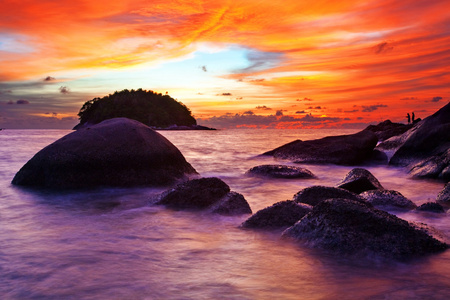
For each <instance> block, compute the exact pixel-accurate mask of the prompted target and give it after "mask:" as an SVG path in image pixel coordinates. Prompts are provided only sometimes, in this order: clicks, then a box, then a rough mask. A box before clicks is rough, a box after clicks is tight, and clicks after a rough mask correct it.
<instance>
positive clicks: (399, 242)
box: [241, 168, 450, 260]
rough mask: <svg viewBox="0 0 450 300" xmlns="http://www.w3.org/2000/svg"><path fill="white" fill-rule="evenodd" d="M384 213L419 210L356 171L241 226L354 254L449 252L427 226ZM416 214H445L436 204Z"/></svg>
mask: <svg viewBox="0 0 450 300" xmlns="http://www.w3.org/2000/svg"><path fill="white" fill-rule="evenodd" d="M449 189H450V188H447V187H446V188H445V189H444V190H443V191H442V192H441V194H442V196H441V194H440V195H439V197H441V198H445V199H446V200H447V201H448V199H449V195H448V194H449V192H450V191H449ZM445 195H446V196H445ZM439 197H438V199H440V198H439ZM440 201H442V199H441V200H440ZM376 207H377V208H376ZM380 208H382V209H389V210H392V209H403V210H412V209H416V205H415V204H414V203H413V202H412V201H411V200H409V199H407V198H405V197H404V196H403V195H402V194H401V193H399V192H397V191H391V190H385V189H384V188H383V187H382V185H381V184H380V182H379V181H378V180H377V179H376V178H375V176H373V174H371V173H370V172H369V171H368V170H365V169H360V168H356V169H353V170H352V171H350V172H349V173H348V174H347V175H346V176H345V178H343V180H342V181H341V182H340V183H338V184H337V186H336V187H325V186H312V187H308V188H305V189H303V190H301V191H299V192H298V193H297V194H295V195H294V197H293V200H286V201H282V202H278V203H275V204H273V205H272V206H269V207H266V208H264V209H262V210H260V211H258V212H256V213H255V214H254V215H252V216H251V217H250V218H248V219H247V220H246V221H245V222H243V223H242V224H241V227H242V228H248V229H269V230H274V229H278V230H283V231H282V234H281V235H282V237H286V238H290V239H294V240H296V241H299V242H302V243H304V244H305V245H309V246H312V247H317V248H321V249H325V250H330V251H333V252H337V253H340V254H349V255H350V254H351V255H355V254H361V255H368V256H370V255H372V254H374V255H377V256H382V257H388V258H394V259H400V260H402V259H407V258H410V257H414V256H420V255H425V254H428V253H435V252H439V251H443V250H445V249H447V248H448V245H447V244H446V242H445V241H443V240H440V239H439V238H438V237H436V236H432V235H431V234H430V233H429V231H428V230H425V229H424V228H423V226H419V225H417V224H413V223H410V222H407V221H405V220H402V219H400V218H398V217H396V216H395V215H392V214H390V213H388V212H386V211H384V210H380ZM417 210H426V211H429V212H444V209H443V207H442V206H441V205H440V204H438V203H437V202H433V203H426V204H424V205H422V206H421V207H420V208H417Z"/></svg>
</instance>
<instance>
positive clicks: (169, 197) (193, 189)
mask: <svg viewBox="0 0 450 300" xmlns="http://www.w3.org/2000/svg"><path fill="white" fill-rule="evenodd" d="M155 204H158V205H165V206H167V207H169V208H172V209H177V210H183V209H187V210H209V211H211V212H213V213H218V214H223V215H238V214H244V213H251V212H252V211H251V209H250V206H249V205H248V203H247V201H246V200H245V199H244V197H243V196H242V195H240V194H238V193H235V192H230V187H229V186H228V185H227V184H226V183H225V182H223V181H222V180H220V179H219V178H215V177H210V178H200V179H193V180H190V181H187V182H184V183H181V184H179V185H178V186H176V187H175V188H172V189H170V190H167V191H165V192H164V193H162V194H161V195H160V196H159V199H158V200H157V201H156V203H155Z"/></svg>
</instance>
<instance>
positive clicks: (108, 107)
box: [73, 89, 214, 130]
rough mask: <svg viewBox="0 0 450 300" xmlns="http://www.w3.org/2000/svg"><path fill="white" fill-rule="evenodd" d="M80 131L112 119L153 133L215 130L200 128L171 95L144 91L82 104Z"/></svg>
mask: <svg viewBox="0 0 450 300" xmlns="http://www.w3.org/2000/svg"><path fill="white" fill-rule="evenodd" d="M78 116H79V118H80V123H79V124H77V125H76V126H75V127H74V128H73V129H75V130H77V129H80V128H85V127H87V126H91V125H94V124H98V123H100V122H102V121H104V120H107V119H112V118H121V117H123V118H128V119H132V120H136V121H139V122H141V123H143V124H145V125H147V126H149V127H151V128H153V129H161V130H214V129H213V128H208V127H205V126H200V125H197V121H196V120H195V118H194V117H193V116H192V113H191V111H190V110H189V108H188V107H187V106H186V105H184V104H183V103H181V102H179V101H177V100H175V99H173V98H172V97H170V96H169V95H167V94H166V95H163V94H161V93H155V92H153V91H147V90H143V89H138V90H127V89H125V90H122V91H120V92H118V91H116V92H115V93H114V94H109V95H108V96H105V97H103V98H94V99H92V100H89V101H87V102H85V103H84V104H83V106H82V107H81V109H80V112H79V113H78Z"/></svg>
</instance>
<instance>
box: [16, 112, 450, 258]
mask: <svg viewBox="0 0 450 300" xmlns="http://www.w3.org/2000/svg"><path fill="white" fill-rule="evenodd" d="M409 127H411V126H409ZM409 127H408V128H406V127H404V126H397V125H395V124H393V123H390V122H383V123H381V124H379V125H378V126H374V127H370V128H367V129H366V130H363V131H361V132H358V133H356V134H353V135H342V136H334V137H326V138H323V139H318V140H313V141H300V140H297V141H294V142H291V143H289V144H286V145H284V146H281V147H279V148H276V149H274V150H272V151H269V152H266V153H265V155H272V156H274V157H275V158H282V159H290V160H292V161H294V162H301V163H320V164H323V163H332V164H338V165H358V164H361V163H367V162H370V161H374V159H375V160H377V161H378V162H379V161H383V160H385V159H387V156H383V154H382V153H381V152H379V150H377V149H376V148H375V146H376V145H377V142H378V140H380V139H385V141H384V142H383V143H381V144H380V145H378V147H377V148H378V149H381V150H383V149H387V148H388V147H394V148H395V150H396V151H395V154H394V155H393V157H392V158H391V160H390V161H389V163H390V164H393V165H402V166H407V167H408V168H409V170H410V172H411V174H413V175H414V176H418V177H433V178H442V179H444V180H446V181H448V180H449V178H450V167H449V163H450V155H449V154H450V149H449V148H450V104H449V105H446V106H445V107H444V108H442V109H441V110H439V111H438V112H436V113H435V114H433V115H432V116H430V117H428V118H426V119H424V120H423V121H421V122H419V123H417V124H416V125H415V126H414V127H411V128H409ZM389 128H391V129H392V130H391V129H389ZM405 130H406V131H405ZM399 132H403V133H402V135H400V136H398V135H397V136H394V135H395V134H398V133H399ZM396 143H397V144H396ZM391 149H392V148H391ZM247 174H248V175H251V176H265V177H271V178H315V176H314V174H313V173H312V172H310V171H309V170H307V169H304V168H300V167H293V166H285V165H262V166H257V167H254V168H252V169H250V170H249V171H248V172H247ZM197 175H198V173H197V172H196V170H195V169H194V168H193V167H192V166H191V165H190V164H189V163H188V162H187V161H186V159H185V158H184V156H183V155H182V154H181V152H180V151H179V150H178V149H177V148H176V147H175V146H174V145H173V144H172V143H170V142H169V141H168V140H167V139H165V138H164V137H163V136H161V135H160V134H158V133H157V132H155V131H154V130H152V129H151V128H150V127H148V126H146V125H144V124H142V123H140V122H138V121H134V120H130V119H126V118H115V119H108V120H106V121H103V122H101V123H99V124H96V125H92V126H90V125H89V126H87V127H85V128H82V129H79V130H77V131H76V132H73V133H71V134H68V135H66V136H64V137H63V138H61V139H59V140H57V141H56V142H54V143H52V144H51V145H49V146H47V147H45V148H44V149H42V150H41V151H39V152H38V153H37V154H36V155H35V156H34V157H33V158H32V159H30V160H29V161H28V162H27V163H26V164H25V165H24V166H23V167H22V168H21V169H20V171H19V172H18V173H17V174H16V175H15V177H14V179H13V181H12V183H13V184H16V185H23V186H38V187H45V188H56V189H73V188H92V187H99V186H121V187H129V186H167V185H172V186H173V185H174V184H176V183H177V182H182V183H180V184H178V185H177V186H176V187H174V188H171V189H169V190H167V191H166V192H164V193H162V194H161V195H160V196H159V197H158V199H156V200H155V201H153V203H154V204H155V205H165V206H166V207H168V208H170V209H176V210H201V211H206V212H209V213H215V214H221V215H242V214H251V213H252V210H251V208H250V206H249V204H248V202H247V201H246V200H245V198H244V197H243V196H242V195H241V194H239V193H236V192H232V191H231V190H230V187H229V186H228V185H227V184H226V183H225V182H223V181H222V180H220V179H218V178H198V179H192V180H189V179H190V177H191V176H197ZM444 207H445V208H448V207H450V185H449V184H448V183H447V185H446V186H445V188H444V189H443V190H442V191H441V193H440V194H439V195H438V197H437V199H436V202H429V203H425V204H423V205H421V206H420V207H417V206H416V205H415V204H414V203H413V202H412V201H411V200H409V199H407V198H406V197H404V196H403V195H402V194H401V193H399V192H398V191H393V190H386V189H384V188H383V186H382V185H381V183H380V182H379V181H378V180H377V178H375V176H373V174H371V173H370V172H369V171H368V170H366V169H362V168H355V169H353V170H351V171H350V172H349V173H348V174H347V175H346V176H345V177H344V178H343V179H342V180H341V181H340V182H339V183H338V184H337V185H336V187H324V186H312V187H308V188H305V189H303V190H301V191H299V192H298V193H297V194H295V195H294V197H293V199H292V200H286V201H281V202H277V203H275V204H274V205H272V206H270V207H267V208H265V209H263V210H260V211H258V212H256V213H255V214H254V215H252V216H251V217H250V218H248V219H247V220H246V221H245V222H244V223H242V225H241V227H242V228H257V229H271V230H273V229H278V230H284V231H283V233H282V236H283V237H286V238H292V239H295V240H298V241H301V242H303V243H305V244H307V245H311V246H313V247H319V248H322V249H326V250H331V251H336V252H338V253H344V254H360V253H364V254H365V255H370V254H376V255H381V256H385V257H392V258H395V259H403V258H407V257H411V256H417V255H424V254H427V253H434V252H439V251H442V250H445V249H447V248H448V245H447V244H446V242H444V241H442V240H439V239H437V238H435V237H433V236H432V235H431V234H430V233H429V230H427V229H424V228H423V227H421V226H418V225H416V224H412V223H409V222H407V221H405V220H402V219H399V218H398V217H396V216H394V215H392V214H390V213H388V212H386V211H384V210H413V209H415V210H417V211H427V212H434V213H442V212H445V210H444ZM380 209H383V210H380Z"/></svg>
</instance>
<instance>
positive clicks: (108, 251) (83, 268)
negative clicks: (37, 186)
mask: <svg viewBox="0 0 450 300" xmlns="http://www.w3.org/2000/svg"><path fill="white" fill-rule="evenodd" d="M69 132H70V131H68V130H3V131H0V299H450V251H446V252H444V253H440V254H437V255H432V256H429V257H425V258H422V259H417V260H414V261H410V262H404V263H399V262H392V261H385V260H379V259H377V258H373V259H370V258H369V259H360V258H358V259H354V258H352V257H339V256H337V255H335V254H333V253H326V252H322V251H319V250H317V249H310V248H307V247H305V246H302V245H300V244H297V243H293V242H288V241H284V240H281V239H280V238H279V234H280V233H279V232H260V231H250V230H241V229H239V228H238V226H239V224H240V223H241V222H243V221H244V220H245V219H246V218H247V217H248V216H239V217H223V216H216V215H209V214H205V213H202V212H183V211H172V210H169V209H166V208H164V207H159V206H158V207H155V206H151V205H149V201H150V200H151V199H152V198H153V197H155V196H156V195H158V194H159V193H161V192H162V191H163V190H164V189H162V188H159V189H155V188H131V189H123V188H120V189H119V188H108V189H107V188H104V189H96V190H91V191H80V192H51V191H46V190H32V189H26V188H22V187H16V186H12V185H11V184H10V182H11V180H12V178H13V177H14V174H15V173H16V172H17V171H18V170H19V169H20V168H21V167H22V166H23V164H25V163H26V162H27V161H28V160H29V159H30V158H31V157H32V156H33V155H34V154H35V153H36V152H37V151H39V150H40V149H42V148H43V147H45V146H46V145H48V144H50V143H51V142H53V141H55V140H56V139H58V138H60V137H62V136H64V135H65V134H67V133H69ZM353 132H355V130H247V129H241V130H220V131H163V132H161V134H163V135H164V136H166V137H167V138H168V139H169V140H170V141H171V142H172V143H174V144H175V145H176V146H177V147H178V148H179V149H180V150H181V152H182V153H183V154H184V156H185V157H186V159H187V160H188V161H189V162H190V163H191V164H192V165H193V166H194V168H195V169H196V170H197V171H198V172H199V173H200V174H201V175H202V176H204V177H208V176H217V177H219V178H221V179H222V180H224V181H225V182H226V183H227V184H228V185H229V186H230V187H231V189H232V190H234V191H237V192H239V193H241V194H243V195H244V197H245V198H246V199H247V201H248V202H249V204H250V206H251V208H252V210H253V212H256V211H257V210H259V209H262V208H264V207H267V206H269V205H271V204H273V203H275V202H278V201H282V200H287V199H292V196H293V195H294V194H295V193H296V192H298V191H299V190H301V189H302V188H305V187H308V186H312V185H327V186H334V185H335V184H336V183H337V182H339V180H341V179H342V178H343V176H344V175H345V174H346V173H347V172H348V171H350V170H351V167H343V166H333V165H323V166H315V165H303V167H306V168H308V169H309V170H311V171H312V172H313V173H315V174H316V175H317V176H318V179H309V180H302V179H298V180H297V179H296V180H281V179H277V180H274V179H272V180H268V179H261V178H251V177H247V176H245V172H246V171H247V170H248V169H250V168H251V167H253V166H256V165H260V164H266V163H283V164H288V165H290V163H289V162H286V161H274V160H273V158H270V157H259V156H258V154H261V153H262V152H265V151H267V150H271V149H273V148H275V147H277V146H280V145H282V144H284V143H287V142H290V141H292V140H295V139H302V140H307V139H314V138H319V137H323V136H327V135H337V134H347V133H353ZM367 169H369V170H370V171H371V172H372V173H373V174H374V175H375V176H376V177H377V178H378V179H379V181H380V182H381V184H382V185H383V186H384V187H385V188H387V189H394V190H397V191H400V192H401V193H402V194H403V195H405V196H406V197H408V198H409V199H411V200H413V201H414V202H415V203H416V204H418V205H419V204H422V203H424V202H427V201H433V200H434V199H435V198H436V195H437V194H438V192H439V191H440V190H441V189H442V188H443V186H444V184H443V183H442V182H437V181H427V180H413V179H410V178H408V176H407V174H406V173H405V172H404V170H402V169H400V168H392V167H386V166H367ZM111 203H114V205H110V204H111ZM395 213H396V214H397V215H398V216H399V217H401V218H404V219H407V220H412V221H419V222H423V223H426V224H428V225H431V226H433V227H435V228H437V229H438V230H440V231H441V232H443V234H444V235H446V236H447V237H449V236H450V222H449V217H448V213H446V214H432V213H418V212H408V213H398V212H395Z"/></svg>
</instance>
